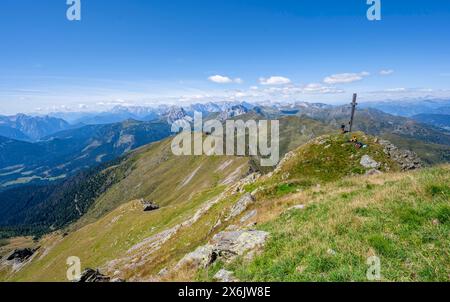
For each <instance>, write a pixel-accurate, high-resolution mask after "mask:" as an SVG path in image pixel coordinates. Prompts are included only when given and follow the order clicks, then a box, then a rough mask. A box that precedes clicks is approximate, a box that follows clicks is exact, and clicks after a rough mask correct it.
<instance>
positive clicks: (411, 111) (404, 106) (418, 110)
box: [360, 99, 450, 117]
mask: <svg viewBox="0 0 450 302" xmlns="http://www.w3.org/2000/svg"><path fill="white" fill-rule="evenodd" d="M360 107H361V108H374V109H378V110H381V111H383V112H386V113H389V114H392V115H398V116H404V117H412V116H414V115H418V114H424V113H426V114H450V100H445V99H444V100H440V99H429V100H423V99H419V100H400V101H392V100H387V101H381V102H366V103H361V104H360Z"/></svg>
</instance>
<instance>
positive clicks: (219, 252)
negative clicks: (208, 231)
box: [175, 231, 269, 270]
mask: <svg viewBox="0 0 450 302" xmlns="http://www.w3.org/2000/svg"><path fill="white" fill-rule="evenodd" d="M268 236H269V233H267V232H263V231H232V232H220V233H218V234H216V235H215V236H214V237H213V239H212V240H211V242H210V243H209V244H207V245H204V246H200V247H198V248H197V249H196V250H195V251H194V252H192V253H189V254H187V255H186V256H184V257H183V259H181V260H180V261H179V262H178V264H177V265H176V266H175V270H178V269H181V268H183V267H189V268H194V269H198V268H206V267H208V266H209V265H211V264H212V263H214V262H215V261H216V260H217V259H221V260H224V261H231V260H233V259H235V258H236V257H238V256H243V255H245V254H247V253H249V252H254V251H256V250H258V249H259V248H261V247H263V246H264V244H265V242H266V240H267V237H268Z"/></svg>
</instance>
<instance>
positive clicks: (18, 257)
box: [6, 248, 39, 262]
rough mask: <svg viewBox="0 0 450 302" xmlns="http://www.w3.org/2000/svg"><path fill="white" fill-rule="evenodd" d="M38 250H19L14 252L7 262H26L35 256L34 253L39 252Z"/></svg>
mask: <svg viewBox="0 0 450 302" xmlns="http://www.w3.org/2000/svg"><path fill="white" fill-rule="evenodd" d="M38 249H39V248H36V249H30V248H25V249H17V250H15V251H14V252H12V254H11V255H9V256H8V257H7V258H6V260H7V261H17V262H25V261H26V260H28V259H30V257H31V256H33V255H34V253H35V252H36V251H37V250H38Z"/></svg>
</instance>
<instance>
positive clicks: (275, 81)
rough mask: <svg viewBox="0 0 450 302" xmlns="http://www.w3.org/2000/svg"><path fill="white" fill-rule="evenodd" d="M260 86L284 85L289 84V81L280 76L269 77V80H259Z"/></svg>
mask: <svg viewBox="0 0 450 302" xmlns="http://www.w3.org/2000/svg"><path fill="white" fill-rule="evenodd" d="M259 82H260V84H261V85H286V84H290V83H291V80H290V79H288V78H286V77H281V76H271V77H270V78H260V79H259Z"/></svg>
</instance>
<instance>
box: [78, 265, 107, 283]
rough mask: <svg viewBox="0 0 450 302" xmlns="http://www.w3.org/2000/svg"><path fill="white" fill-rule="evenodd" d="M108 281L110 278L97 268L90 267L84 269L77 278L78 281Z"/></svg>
mask: <svg viewBox="0 0 450 302" xmlns="http://www.w3.org/2000/svg"><path fill="white" fill-rule="evenodd" d="M110 281H111V278H109V277H107V276H105V275H103V274H102V273H100V271H99V270H94V269H91V268H88V269H86V270H85V271H84V272H83V273H82V274H81V277H80V280H78V282H80V283H102V282H103V283H104V282H110Z"/></svg>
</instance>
